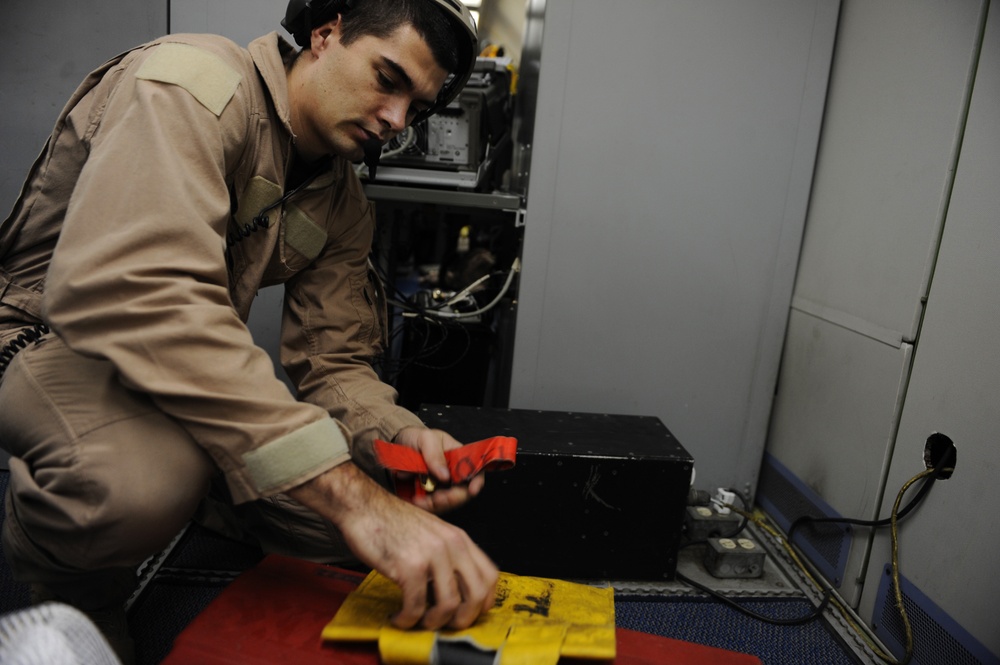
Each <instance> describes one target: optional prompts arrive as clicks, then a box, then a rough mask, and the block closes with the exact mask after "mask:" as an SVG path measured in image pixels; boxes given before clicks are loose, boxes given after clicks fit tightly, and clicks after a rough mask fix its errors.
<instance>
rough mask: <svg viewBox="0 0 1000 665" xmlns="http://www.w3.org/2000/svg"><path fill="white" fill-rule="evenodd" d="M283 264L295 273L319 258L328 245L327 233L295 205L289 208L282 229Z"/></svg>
mask: <svg viewBox="0 0 1000 665" xmlns="http://www.w3.org/2000/svg"><path fill="white" fill-rule="evenodd" d="M281 234H282V242H281V263H282V264H283V265H284V266H285V268H287V269H289V270H291V271H293V272H295V271H298V270H302V269H303V268H305V267H306V266H307V265H308V264H309V262H310V261H312V260H313V259H315V258H316V257H317V256H319V254H320V252H322V251H323V247H324V246H325V245H326V240H327V235H326V231H325V230H324V229H323V227H321V226H320V225H319V224H317V223H316V222H314V221H313V220H312V219H311V218H310V217H309V216H308V215H306V214H305V213H304V212H302V210H301V209H300V208H299V207H298V206H295V205H290V206H288V208H287V210H286V212H285V219H284V222H283V224H282V227H281Z"/></svg>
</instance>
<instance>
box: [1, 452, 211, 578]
mask: <svg viewBox="0 0 1000 665" xmlns="http://www.w3.org/2000/svg"><path fill="white" fill-rule="evenodd" d="M197 456H204V453H203V452H201V451H200V450H193V451H189V452H188V453H186V454H180V455H177V454H173V455H165V456H164V458H165V459H163V461H162V465H160V466H158V467H147V468H146V469H144V470H142V471H139V470H136V469H132V470H129V469H128V465H127V464H125V465H124V466H123V467H119V468H112V467H109V466H108V465H106V464H105V465H102V466H99V467H97V468H91V465H89V464H86V463H85V464H82V465H74V466H73V467H72V468H57V467H48V468H43V469H34V468H31V467H30V466H29V465H28V464H26V463H24V462H23V461H22V460H20V459H18V458H11V460H10V471H11V476H10V495H9V499H10V500H11V501H12V504H13V505H12V508H13V510H12V511H9V516H10V517H11V518H12V519H15V520H16V522H17V526H18V527H19V530H20V531H21V532H22V533H23V534H24V536H25V537H26V538H27V539H28V540H29V541H30V542H31V543H32V545H33V546H34V547H37V548H39V549H40V550H41V551H42V552H44V554H45V555H46V558H47V559H51V560H53V561H56V562H59V563H60V564H61V565H62V566H65V567H66V568H69V569H76V570H94V569H101V568H111V567H117V566H131V565H136V564H138V563H141V562H142V561H143V560H144V559H146V558H147V557H148V556H150V555H151V554H155V553H156V552H158V551H160V550H161V549H163V548H164V547H165V546H166V545H167V544H169V542H170V540H171V539H172V538H173V537H174V536H175V535H176V534H177V533H178V532H179V531H180V529H181V528H183V526H184V525H185V524H186V523H187V521H188V520H189V519H190V518H191V516H192V515H193V514H194V512H195V511H196V509H197V507H198V505H199V502H200V501H201V499H202V497H204V496H205V494H206V493H207V492H208V487H209V477H210V469H211V465H210V463H209V462H208V461H207V456H205V459H197ZM102 457H103V456H102ZM124 457H125V458H126V459H127V457H128V456H127V455H124ZM178 457H180V458H181V460H178ZM184 458H188V459H187V460H184ZM182 460H183V461H182ZM102 461H104V462H106V461H107V460H106V458H104V459H103V460H102ZM192 461H194V462H195V463H193V464H192V463H191V462H192ZM178 462H181V463H178ZM81 467H82V468H81Z"/></svg>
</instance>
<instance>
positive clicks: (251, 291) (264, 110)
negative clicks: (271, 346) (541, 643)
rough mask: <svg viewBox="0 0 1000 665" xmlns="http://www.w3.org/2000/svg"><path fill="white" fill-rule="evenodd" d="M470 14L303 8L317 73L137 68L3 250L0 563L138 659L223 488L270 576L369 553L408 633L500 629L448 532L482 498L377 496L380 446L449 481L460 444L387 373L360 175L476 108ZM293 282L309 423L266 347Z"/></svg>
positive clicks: (379, 7)
mask: <svg viewBox="0 0 1000 665" xmlns="http://www.w3.org/2000/svg"><path fill="white" fill-rule="evenodd" d="M457 4H458V3H452V2H451V1H450V0H405V1H404V0H354V1H353V2H351V1H345V0H333V1H330V0H325V1H324V0H312V1H311V2H309V1H306V0H293V1H292V3H291V4H290V5H289V9H288V16H287V17H286V23H285V25H286V27H289V30H291V31H292V32H293V33H294V34H295V35H296V41H298V42H299V43H300V45H302V46H303V48H302V50H301V51H297V50H295V49H294V48H293V47H292V46H290V45H289V44H287V43H286V42H285V41H284V40H282V39H281V38H280V37H279V36H278V34H277V33H273V34H271V35H268V36H265V37H262V38H260V39H258V40H256V41H254V42H253V43H251V44H250V46H249V48H248V49H243V48H240V47H238V46H237V45H235V44H233V43H232V42H230V41H228V40H225V39H222V38H219V37H214V36H208V35H171V36H168V37H165V38H162V39H160V40H157V41H155V42H152V43H149V44H145V45H143V46H141V47H138V48H136V49H134V50H132V51H129V52H128V53H125V54H123V55H121V56H119V57H117V58H115V59H114V60H112V61H111V62H109V63H107V64H105V65H104V66H103V67H101V68H100V69H98V70H96V71H95V72H94V73H92V74H91V75H90V76H89V77H88V78H87V79H86V80H85V81H84V83H83V84H82V85H81V86H80V88H79V89H78V90H77V92H76V93H75V94H74V95H73V97H72V98H71V100H70V101H69V103H68V104H67V106H66V108H65V109H64V111H63V112H62V114H61V115H60V117H59V119H58V121H57V124H56V127H55V129H54V131H53V133H52V135H51V136H50V138H49V141H48V143H47V145H46V147H45V149H44V151H43V152H42V154H41V156H40V157H39V158H38V160H37V161H36V162H35V164H34V166H33V167H32V169H31V171H30V173H29V176H28V179H27V182H26V183H25V186H24V189H23V190H22V193H21V196H20V198H19V199H18V201H17V203H16V204H15V206H14V209H13V212H12V213H11V215H10V217H8V218H7V219H6V220H5V221H4V222H3V224H2V226H0V269H2V272H0V349H2V350H0V371H2V372H3V375H2V378H0V445H2V446H3V448H4V449H5V450H7V451H8V452H9V453H10V454H11V456H12V457H11V461H10V465H11V472H10V486H9V489H8V493H7V496H6V519H5V520H4V530H3V549H4V552H5V554H6V556H7V557H8V560H9V562H10V565H11V567H12V569H13V571H14V574H15V576H16V577H17V578H18V579H20V580H22V581H25V582H30V583H31V584H32V589H33V592H34V594H35V596H36V598H54V599H58V600H62V601H64V602H68V603H70V604H73V605H75V606H77V607H79V608H81V609H83V610H84V611H86V612H88V613H89V614H91V616H92V617H95V620H98V619H100V621H99V625H101V626H102V629H105V633H106V635H108V636H109V639H110V640H111V641H112V642H113V644H114V646H115V647H116V650H117V651H118V652H119V654H120V655H122V657H123V659H128V657H129V653H128V650H129V647H130V644H129V641H128V639H127V635H121V634H118V633H116V632H115V630H118V629H119V628H120V627H121V626H122V625H123V621H122V619H123V618H124V617H123V614H121V611H120V610H121V606H122V603H123V601H124V600H125V599H126V598H127V597H128V595H129V594H130V593H131V591H132V590H133V588H134V584H135V578H134V572H135V569H136V566H137V565H138V564H139V563H141V562H142V561H143V560H145V559H146V558H147V557H148V556H150V555H151V554H154V553H156V552H157V551H159V550H160V549H162V548H163V547H164V546H165V545H166V544H167V543H168V542H169V541H170V540H171V538H172V537H173V536H174V535H175V534H176V533H177V532H178V531H179V530H180V529H181V528H182V527H183V526H184V524H185V523H187V522H188V520H190V519H191V518H192V516H193V515H195V513H196V512H197V511H199V508H201V509H202V510H204V506H205V505H206V503H205V502H206V501H207V499H206V497H207V496H208V495H209V493H210V488H212V487H214V488H215V489H214V490H213V491H212V492H211V496H212V498H213V499H218V498H219V496H220V495H224V496H225V498H226V499H227V502H228V503H230V504H231V506H230V507H231V508H232V511H233V512H234V513H235V514H236V515H237V516H238V517H239V518H240V519H241V520H242V522H241V523H242V524H243V526H244V527H245V528H246V529H247V531H248V532H249V533H252V534H253V535H254V536H255V537H256V538H257V539H258V541H259V542H260V543H261V545H262V547H263V548H264V549H265V550H266V551H274V552H283V553H286V554H293V555H297V556H303V557H308V558H311V559H315V560H329V561H342V560H343V557H344V556H345V555H349V554H351V553H353V557H356V559H357V560H359V561H361V562H362V563H363V564H365V565H368V566H371V567H374V568H376V569H378V570H380V571H381V572H382V573H384V574H385V575H387V576H388V577H390V578H391V579H393V580H395V581H396V582H398V583H399V584H400V586H401V587H402V589H403V596H404V606H403V609H402V611H401V612H400V614H399V615H398V616H397V617H395V623H396V625H397V626H399V627H404V628H405V627H410V626H414V625H417V624H421V625H423V626H424V627H427V628H439V627H444V626H449V627H454V628H461V627H466V626H468V625H470V624H471V623H472V622H473V621H474V620H475V619H476V618H477V617H478V616H479V614H480V613H481V612H483V611H484V610H485V609H487V608H489V607H490V606H491V605H492V602H493V594H494V585H495V582H496V578H497V571H496V568H495V567H494V565H493V563H492V562H491V561H490V560H489V559H488V558H487V557H486V555H485V554H484V553H483V552H482V551H481V550H480V549H479V548H478V547H477V546H476V545H475V544H474V543H473V542H472V541H471V540H470V539H469V538H468V536H467V535H466V534H465V533H464V532H463V531H461V530H459V529H457V528H455V527H453V526H452V525H450V524H447V523H445V522H444V521H442V520H440V519H439V518H438V517H436V516H435V515H434V514H433V513H434V512H435V511H439V510H444V509H447V508H450V507H454V506H456V505H459V504H461V503H462V502H464V501H466V500H468V499H469V498H470V497H471V496H473V495H475V494H476V493H477V492H478V491H479V489H480V488H481V487H482V479H481V478H476V479H474V480H473V481H472V482H471V483H469V484H468V485H467V486H455V487H452V488H450V489H445V490H441V491H438V492H435V493H433V494H432V495H430V498H429V499H428V500H427V501H426V502H425V503H423V504H421V505H419V506H415V505H413V504H410V503H406V502H404V501H401V500H400V499H398V498H397V497H395V495H393V494H392V493H391V492H389V491H387V490H386V489H385V487H383V485H381V484H379V483H377V482H376V481H375V480H373V477H379V472H378V471H377V469H376V468H375V465H374V462H373V459H372V452H371V442H372V440H373V439H375V438H382V439H386V440H392V441H395V442H397V443H401V444H404V445H407V446H411V447H413V448H416V449H417V450H419V451H421V452H422V454H423V456H424V458H425V460H426V461H427V462H428V466H429V467H430V468H431V470H432V473H433V475H435V476H436V477H437V478H438V479H439V480H447V476H448V472H447V467H446V466H445V465H444V451H445V450H447V449H449V448H453V447H456V446H458V445H459V444H458V442H456V441H455V440H454V439H452V438H451V437H450V436H448V435H447V434H445V433H444V432H440V431H437V430H430V429H427V428H426V427H424V426H423V425H422V423H421V422H420V421H419V420H418V419H417V418H416V416H414V415H413V414H411V413H409V412H407V411H406V410H404V409H402V408H400V407H398V406H396V405H395V403H394V400H395V393H394V392H393V391H392V389H391V388H390V387H389V386H387V385H385V384H383V383H381V382H380V381H379V380H378V378H377V376H376V375H375V373H374V372H373V370H372V368H371V366H370V360H371V359H372V357H373V356H375V355H376V354H377V353H379V351H380V350H381V347H382V343H383V334H384V328H383V325H384V321H383V317H384V309H383V307H384V305H383V302H382V300H381V292H380V290H379V289H378V288H376V284H375V282H374V280H373V279H372V278H371V275H370V272H369V267H368V253H369V249H370V243H371V239H372V234H373V228H374V215H373V210H372V208H371V206H370V205H369V203H368V201H367V200H366V199H365V197H364V194H363V192H362V189H361V186H360V183H359V181H358V178H357V176H356V174H355V172H354V169H353V168H352V165H351V162H352V161H358V160H360V159H361V158H362V156H363V148H364V146H365V145H366V143H368V144H369V145H371V142H372V141H377V142H379V143H385V142H386V141H388V140H389V139H390V138H391V137H392V136H394V135H396V134H397V133H398V132H400V131H401V130H402V129H403V128H404V127H406V126H407V125H408V124H410V123H412V122H413V120H414V119H415V118H418V117H422V116H425V115H426V114H427V113H429V112H433V111H434V110H436V109H438V108H440V107H441V105H442V104H444V103H447V101H448V99H446V97H447V96H448V95H451V96H453V95H454V94H457V90H456V87H455V86H454V85H452V86H451V88H450V89H449V87H448V86H447V85H445V83H446V77H447V75H448V73H449V72H455V74H456V76H455V80H457V81H458V82H459V83H461V82H464V80H465V78H467V76H468V73H469V71H470V70H471V66H472V63H474V59H475V48H474V47H475V39H476V37H475V27H474V24H472V21H471V18H470V17H469V16H468V13H467V10H464V8H463V9H458V8H457ZM453 5H455V6H453ZM439 92H441V94H440V95H439ZM277 283H283V284H284V285H285V289H286V291H285V299H284V302H285V304H284V314H283V323H282V350H281V355H282V363H283V365H284V366H285V368H286V370H287V372H288V374H289V376H290V377H291V379H292V380H293V381H294V383H295V385H296V387H297V391H298V394H297V395H295V396H293V395H292V394H290V393H289V391H288V390H287V388H286V387H285V384H284V383H283V382H281V381H279V380H278V379H277V378H276V377H275V375H274V371H273V367H272V364H271V361H270V359H269V357H268V356H267V354H266V353H265V352H264V351H263V350H261V349H260V348H258V347H256V346H255V345H254V343H253V340H252V339H251V336H250V333H249V331H248V329H247V327H246V324H245V322H246V320H247V316H248V314H249V311H250V305H251V301H252V300H253V297H254V295H255V294H256V292H257V291H258V290H259V289H260V288H261V287H263V286H267V285H271V284H277ZM345 544H346V548H345V547H344V545H345ZM347 549H349V550H350V552H347V551H346V550H347ZM428 584H432V585H433V593H432V594H428ZM109 616H110V617H111V619H110V624H109V625H110V626H111V627H110V628H109V627H108V626H106V625H104V624H105V623H107V622H108V617H109ZM116 622H117V623H116ZM115 626H117V628H116V627H115Z"/></svg>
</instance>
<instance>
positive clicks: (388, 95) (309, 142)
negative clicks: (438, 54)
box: [289, 20, 447, 161]
mask: <svg viewBox="0 0 1000 665" xmlns="http://www.w3.org/2000/svg"><path fill="white" fill-rule="evenodd" d="M311 46H312V48H311V51H310V52H307V53H304V54H303V55H302V57H304V58H308V60H307V62H306V63H305V64H306V65H307V66H306V67H304V68H303V72H302V73H303V76H290V78H289V96H290V99H291V104H292V128H293V130H294V131H295V134H296V147H297V149H298V150H299V152H300V153H301V154H302V155H303V156H304V157H306V158H307V159H314V158H317V157H320V156H323V155H327V154H334V155H339V156H342V157H346V158H347V159H349V160H352V161H357V160H359V159H361V158H362V156H363V154H364V153H363V150H362V144H363V143H364V142H365V141H367V140H369V139H372V138H376V139H378V140H379V141H381V142H382V143H385V142H387V141H388V140H389V139H391V138H392V137H394V136H395V135H396V134H398V133H399V132H401V131H402V130H403V129H404V128H405V127H406V126H407V125H409V123H410V122H412V121H413V118H414V116H415V115H416V114H417V113H419V112H420V111H423V110H425V109H426V108H428V107H429V106H431V105H432V104H433V102H434V100H435V98H436V96H437V93H438V91H439V90H440V89H441V86H442V85H443V84H444V80H445V78H446V77H447V72H446V71H445V70H444V69H442V68H441V67H440V66H439V65H438V64H437V62H436V61H435V60H434V56H433V55H432V54H431V51H430V48H429V47H428V46H427V43H426V42H425V41H424V40H423V38H422V37H420V35H419V34H418V33H417V32H416V31H415V30H414V29H413V27H412V26H410V25H404V26H402V27H400V28H399V29H397V30H396V31H395V32H394V33H392V34H391V35H390V36H389V37H387V38H385V39H381V38H378V37H373V36H371V35H365V36H362V37H360V38H358V39H357V40H355V41H354V42H352V43H351V44H350V45H348V46H344V45H342V44H341V43H340V22H339V20H336V21H331V22H330V23H328V24H326V26H324V27H322V28H318V29H316V30H314V31H313V33H312V44H311Z"/></svg>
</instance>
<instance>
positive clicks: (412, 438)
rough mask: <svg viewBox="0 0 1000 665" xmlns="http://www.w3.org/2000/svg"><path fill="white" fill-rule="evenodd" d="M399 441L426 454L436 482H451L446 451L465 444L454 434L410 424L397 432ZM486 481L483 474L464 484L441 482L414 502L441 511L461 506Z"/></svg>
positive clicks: (431, 509)
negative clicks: (442, 484) (454, 436)
mask: <svg viewBox="0 0 1000 665" xmlns="http://www.w3.org/2000/svg"><path fill="white" fill-rule="evenodd" d="M395 442H396V443H398V444H400V445H404V446H407V447H408V448H413V449H414V450H417V451H419V452H420V454H421V455H423V457H424V462H426V463H427V468H428V469H429V470H430V472H431V477H432V478H433V479H434V480H435V482H437V483H439V484H440V483H450V482H451V476H450V474H449V473H448V464H447V463H446V462H445V459H444V453H445V451H448V450H452V449H454V448H460V447H461V446H462V444H461V443H459V442H458V441H456V440H455V439H454V438H453V437H452V436H451V435H450V434H448V433H447V432H443V431H441V430H439V429H428V428H426V427H406V428H404V429H403V430H401V431H400V432H399V434H398V435H396V441H395ZM484 483H485V479H484V478H483V474H482V473H479V474H477V475H475V476H473V477H472V478H471V479H469V480H468V481H467V482H464V483H460V484H455V485H447V486H440V485H439V486H438V487H437V488H436V489H435V490H434V491H433V492H428V493H427V494H426V495H424V496H422V497H416V498H414V500H413V503H414V504H415V505H417V506H419V507H420V508H423V509H424V510H428V511H430V512H432V513H437V514H440V513H443V512H447V511H449V510H452V509H454V508H458V507H459V506H461V505H462V504H464V503H465V502H466V501H468V500H469V499H471V498H472V497H474V496H476V495H477V494H479V492H480V491H481V490H482V489H483V484H484Z"/></svg>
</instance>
